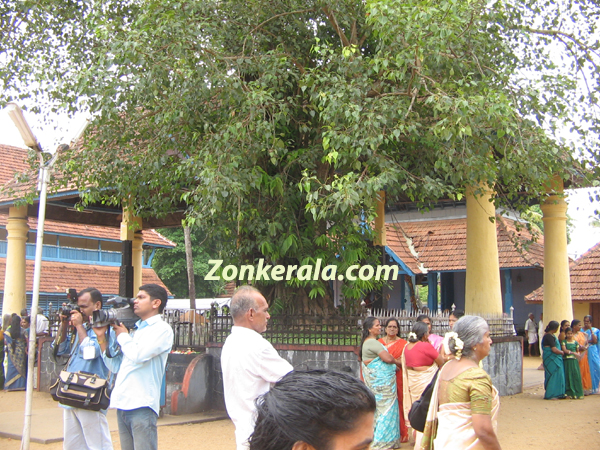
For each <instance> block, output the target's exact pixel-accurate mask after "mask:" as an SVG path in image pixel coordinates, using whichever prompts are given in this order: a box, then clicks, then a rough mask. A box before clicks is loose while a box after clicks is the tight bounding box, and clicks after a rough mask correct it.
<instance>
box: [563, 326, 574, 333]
mask: <svg viewBox="0 0 600 450" xmlns="http://www.w3.org/2000/svg"><path fill="white" fill-rule="evenodd" d="M569 331H570V332H571V333H572V332H573V328H571V327H567V328H565V334H567V333H568V332H569Z"/></svg>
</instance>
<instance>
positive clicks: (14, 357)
mask: <svg viewBox="0 0 600 450" xmlns="http://www.w3.org/2000/svg"><path fill="white" fill-rule="evenodd" d="M4 340H5V342H6V348H7V352H6V353H7V356H8V358H7V365H6V379H5V381H4V389H6V390H7V391H13V390H22V389H25V385H26V382H27V351H26V349H27V343H26V341H25V339H24V338H18V339H15V348H14V350H13V348H12V342H13V339H12V337H11V336H10V334H9V333H6V334H5V335H4Z"/></svg>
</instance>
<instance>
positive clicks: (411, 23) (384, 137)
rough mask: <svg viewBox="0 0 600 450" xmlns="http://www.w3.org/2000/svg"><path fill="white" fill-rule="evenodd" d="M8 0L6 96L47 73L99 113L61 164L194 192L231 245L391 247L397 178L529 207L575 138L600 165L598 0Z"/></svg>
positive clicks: (92, 181) (323, 293) (354, 289)
mask: <svg viewBox="0 0 600 450" xmlns="http://www.w3.org/2000/svg"><path fill="white" fill-rule="evenodd" d="M59 4H60V6H57V5H59ZM0 8H4V9H5V10H4V11H2V9H0V11H1V12H2V14H0V17H2V30H3V31H4V39H3V44H2V46H1V47H0V52H3V53H2V55H1V56H2V58H0V64H2V68H1V70H0V72H1V73H0V75H1V78H0V79H1V80H2V83H3V84H4V86H3V87H4V88H5V89H4V92H5V94H4V96H5V97H7V96H10V95H11V93H15V92H18V93H17V94H15V95H14V96H17V97H18V96H19V95H20V96H27V95H42V91H41V90H43V92H45V93H47V97H48V99H49V100H48V101H49V102H54V104H55V105H57V106H66V107H69V106H70V105H76V107H77V108H80V107H81V105H82V103H83V102H85V106H86V107H87V108H88V109H89V110H90V111H91V112H92V113H93V114H94V125H95V126H94V128H93V130H94V131H93V132H92V133H88V136H87V137H86V143H85V147H84V149H83V150H82V151H73V152H71V153H68V154H65V155H64V157H63V158H62V159H61V161H60V171H61V172H62V174H63V178H62V180H63V181H65V182H71V183H75V184H76V185H78V186H80V187H82V188H86V189H88V194H87V197H86V201H89V202H94V201H102V202H113V203H118V202H120V201H121V199H123V198H129V199H131V201H132V202H133V207H134V208H135V209H136V211H137V212H138V213H140V214H141V215H146V214H155V215H160V214H164V213H165V212H167V211H169V210H170V209H172V208H173V207H175V205H180V204H181V203H184V204H185V205H186V207H187V212H188V220H189V221H190V222H192V223H193V222H194V221H200V222H201V223H202V224H203V226H204V227H207V228H208V229H210V230H211V232H212V233H213V236H215V237H216V238H218V239H219V240H220V241H221V242H223V243H229V244H230V249H229V252H228V253H227V259H228V261H229V262H235V263H241V262H245V263H256V261H257V260H258V259H259V258H265V260H267V261H268V262H270V263H275V264H286V265H292V264H308V263H314V262H315V261H316V259H318V258H321V259H322V261H323V266H324V265H326V264H334V265H337V266H339V267H340V268H341V269H342V270H343V269H344V268H346V267H348V266H350V265H352V264H355V263H362V264H368V263H371V264H376V263H378V261H379V259H380V251H379V250H377V249H375V248H373V246H372V245H370V241H371V238H372V232H371V228H370V226H366V225H369V224H370V223H371V221H372V219H373V217H374V202H375V199H376V194H377V192H378V191H381V190H385V191H386V193H387V197H388V199H389V200H390V201H394V200H395V199H403V200H410V201H415V202H418V203H419V204H421V205H422V206H423V207H427V205H429V204H430V203H431V202H434V201H435V200H437V199H439V198H443V197H454V198H461V197H462V196H463V195H464V192H465V189H466V188H467V187H469V186H473V185H477V184H479V183H484V184H488V185H489V186H492V187H493V188H495V190H496V192H497V193H498V196H497V198H496V201H497V203H498V204H499V205H500V204H504V205H508V206H510V207H512V208H517V209H518V208H520V207H522V206H523V205H526V204H527V203H529V202H530V201H531V200H532V199H539V198H541V197H542V196H543V195H544V193H545V188H546V187H545V183H547V182H548V180H549V178H550V177H551V175H552V174H559V175H560V176H562V177H563V178H567V177H569V176H571V175H572V172H573V170H574V169H573V167H574V164H573V162H574V161H573V157H574V156H578V157H580V159H583V161H584V163H583V165H584V166H585V165H586V164H588V165H589V166H591V169H592V171H596V172H595V173H596V178H598V177H597V174H598V167H597V161H598V159H599V152H598V148H599V145H600V144H599V142H600V141H599V140H598V131H599V130H600V128H599V127H598V124H599V121H598V119H599V117H598V111H597V97H598V86H599V85H598V71H597V69H596V64H598V62H599V61H600V59H599V56H598V49H599V44H598V37H597V36H598V34H597V29H596V22H597V18H598V12H599V7H598V5H597V4H596V2H595V1H593V0H572V1H569V2H559V3H555V2H553V1H550V0H543V1H532V0H506V1H497V2H488V1H483V0H474V1H468V2H467V1H457V0H439V1H428V0H378V1H374V0H368V1H361V0H354V1H352V0H346V1H341V0H302V1H300V0H251V1H239V0H229V1H223V0H213V1H210V0H207V1H201V2H197V1H191V2H186V1H175V0H139V1H135V0H104V1H96V2H88V1H84V0H80V1H72V2H64V1H62V0H61V1H58V0H55V1H51V0H47V1H45V2H44V1H36V2H34V1H30V2H27V1H26V2H21V1H16V0H9V1H8V3H6V2H5V5H4V6H0ZM41 37H42V38H45V41H40V38H41ZM556 55H561V56H562V58H563V59H562V61H560V60H559V61H558V62H557V59H556ZM23 74H25V75H23ZM26 84H27V85H29V86H35V87H36V89H37V87H39V88H40V89H41V90H38V91H35V90H34V91H31V92H25V91H24V90H23V89H22V88H23V86H24V85H26ZM565 127H571V128H570V129H571V131H572V133H574V134H577V135H578V140H575V141H573V142H576V143H577V145H575V146H573V145H571V146H569V145H566V143H565V142H564V141H563V140H561V134H560V133H561V131H560V130H563V129H565ZM578 152H579V153H580V154H578ZM66 174H68V176H65V175H66ZM592 178H593V177H592ZM106 187H110V188H111V189H110V190H107V189H105V188H106ZM265 284H266V286H267V289H266V291H267V293H268V296H269V297H270V298H271V299H272V298H279V299H281V300H282V301H283V303H286V302H288V301H289V300H294V301H293V302H290V304H293V305H296V306H298V307H300V308H301V309H303V310H305V311H308V310H313V311H323V310H328V309H329V308H330V306H331V289H330V286H329V283H327V282H323V281H321V280H316V281H314V280H310V281H308V280H300V279H298V278H294V279H292V280H290V281H288V282H279V283H273V282H271V283H265ZM376 286H377V283H376V282H372V281H371V282H362V281H356V282H354V283H346V284H345V287H344V289H345V294H346V296H347V297H348V298H359V297H360V295H361V293H363V292H365V290H370V289H373V288H375V287H376Z"/></svg>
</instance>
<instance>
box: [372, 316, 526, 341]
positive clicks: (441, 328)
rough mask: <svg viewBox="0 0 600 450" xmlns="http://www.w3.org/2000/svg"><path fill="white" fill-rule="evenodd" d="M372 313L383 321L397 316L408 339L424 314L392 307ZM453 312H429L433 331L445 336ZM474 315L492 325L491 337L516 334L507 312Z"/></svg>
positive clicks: (401, 329)
mask: <svg viewBox="0 0 600 450" xmlns="http://www.w3.org/2000/svg"><path fill="white" fill-rule="evenodd" d="M370 313H371V315H373V316H375V317H377V318H378V319H380V320H382V321H384V322H385V321H386V320H387V319H389V318H390V317H395V318H396V319H398V322H399V324H400V330H399V331H398V335H399V336H400V337H402V338H405V339H406V336H407V335H408V333H410V330H411V327H412V325H413V324H414V323H415V321H416V320H417V317H418V316H419V315H421V314H424V313H423V312H421V311H403V310H392V309H378V310H372V311H371V312H370ZM451 314H452V312H448V311H446V312H442V313H439V314H427V315H428V316H429V317H430V318H431V332H432V333H433V334H438V335H440V336H443V335H444V334H445V333H447V332H448V331H449V330H450V326H449V324H448V318H449V317H450V315H451ZM469 314H472V315H476V316H480V317H483V318H484V319H485V320H486V321H487V323H488V325H489V327H490V336H491V337H500V336H515V334H516V332H515V326H514V321H513V318H512V317H511V316H508V315H506V314H487V313H483V314H476V313H469Z"/></svg>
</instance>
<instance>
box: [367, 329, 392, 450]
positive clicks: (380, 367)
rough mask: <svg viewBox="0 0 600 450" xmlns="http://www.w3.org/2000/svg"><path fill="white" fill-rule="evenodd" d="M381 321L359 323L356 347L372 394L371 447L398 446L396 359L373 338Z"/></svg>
mask: <svg viewBox="0 0 600 450" xmlns="http://www.w3.org/2000/svg"><path fill="white" fill-rule="evenodd" d="M380 334H381V324H380V322H379V319H377V318H375V317H367V318H366V319H365V321H364V323H363V340H362V344H361V348H360V356H361V361H362V364H361V369H362V375H363V379H364V380H365V384H366V385H367V387H368V388H369V390H370V391H371V392H372V393H373V395H375V400H376V402H377V409H376V411H375V432H374V437H373V443H372V444H371V447H370V448H371V449H372V450H388V449H392V448H400V415H399V409H398V394H397V390H396V389H397V388H396V367H397V366H396V363H397V361H396V359H395V358H394V357H393V356H392V355H391V354H390V353H389V352H388V351H387V349H386V348H385V346H384V345H383V344H382V343H381V342H379V341H378V340H377V338H379V335H380Z"/></svg>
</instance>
